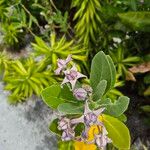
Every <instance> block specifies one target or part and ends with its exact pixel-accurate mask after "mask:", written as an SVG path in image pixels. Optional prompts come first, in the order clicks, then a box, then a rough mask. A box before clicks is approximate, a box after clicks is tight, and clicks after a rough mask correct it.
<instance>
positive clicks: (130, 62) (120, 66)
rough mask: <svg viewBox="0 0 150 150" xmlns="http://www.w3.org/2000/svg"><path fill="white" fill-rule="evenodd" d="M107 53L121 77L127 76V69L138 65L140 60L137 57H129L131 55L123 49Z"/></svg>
mask: <svg viewBox="0 0 150 150" xmlns="http://www.w3.org/2000/svg"><path fill="white" fill-rule="evenodd" d="M109 53H110V56H111V58H112V60H113V62H114V64H115V65H116V71H117V73H118V74H119V75H121V77H124V76H127V75H128V73H129V71H128V68H129V67H132V66H134V65H135V64H136V63H139V62H140V60H141V58H140V57H138V56H130V55H131V54H130V53H128V52H127V51H126V50H125V49H124V48H123V47H118V48H117V49H116V50H115V51H109ZM126 55H127V56H126Z"/></svg>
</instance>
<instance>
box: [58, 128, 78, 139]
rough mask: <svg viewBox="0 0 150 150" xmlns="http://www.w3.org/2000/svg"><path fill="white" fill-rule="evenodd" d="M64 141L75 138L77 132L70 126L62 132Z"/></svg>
mask: <svg viewBox="0 0 150 150" xmlns="http://www.w3.org/2000/svg"><path fill="white" fill-rule="evenodd" d="M61 138H62V141H69V140H73V139H74V138H75V132H74V130H73V129H71V128H69V129H67V130H64V131H63V133H62V137H61Z"/></svg>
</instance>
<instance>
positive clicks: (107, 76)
mask: <svg viewBox="0 0 150 150" xmlns="http://www.w3.org/2000/svg"><path fill="white" fill-rule="evenodd" d="M115 78H116V71H115V66H114V64H113V61H112V59H111V58H110V57H109V56H107V55H105V54H104V52H102V51H101V52H99V53H97V54H96V55H95V57H94V58H93V60H92V65H91V74H90V82H91V86H92V88H93V91H94V92H95V91H96V88H97V85H98V84H99V82H100V81H102V80H106V81H107V88H106V91H105V93H106V92H107V91H108V90H109V89H111V88H112V87H113V86H114V83H115Z"/></svg>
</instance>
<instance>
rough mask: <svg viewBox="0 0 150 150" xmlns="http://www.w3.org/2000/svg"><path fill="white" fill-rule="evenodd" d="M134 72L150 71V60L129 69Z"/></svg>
mask: <svg viewBox="0 0 150 150" xmlns="http://www.w3.org/2000/svg"><path fill="white" fill-rule="evenodd" d="M129 71H131V72H132V73H145V72H149V71H150V62H147V63H142V64H140V65H136V66H133V67H132V68H130V69H129Z"/></svg>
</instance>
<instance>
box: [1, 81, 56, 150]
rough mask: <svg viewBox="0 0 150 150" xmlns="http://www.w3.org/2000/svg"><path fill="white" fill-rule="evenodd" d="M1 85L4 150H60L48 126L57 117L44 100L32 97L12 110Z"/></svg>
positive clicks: (2, 142) (2, 147)
mask: <svg viewBox="0 0 150 150" xmlns="http://www.w3.org/2000/svg"><path fill="white" fill-rule="evenodd" d="M7 94H8V93H5V92H4V91H3V90H2V84H0V150H56V149H57V138H56V137H55V136H54V135H52V133H50V132H49V129H48V125H49V123H50V121H51V120H52V119H53V118H54V117H55V114H54V113H53V111H52V110H50V109H49V108H48V107H47V106H46V105H45V104H44V103H43V102H42V100H40V99H38V98H35V97H32V98H30V99H29V100H28V101H27V102H26V103H22V104H18V105H17V106H12V105H9V104H8V103H7Z"/></svg>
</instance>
